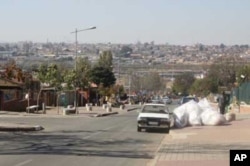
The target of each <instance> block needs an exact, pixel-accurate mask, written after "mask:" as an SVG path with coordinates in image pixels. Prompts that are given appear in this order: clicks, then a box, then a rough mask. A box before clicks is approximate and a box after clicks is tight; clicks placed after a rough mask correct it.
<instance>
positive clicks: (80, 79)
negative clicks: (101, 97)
mask: <svg viewBox="0 0 250 166" xmlns="http://www.w3.org/2000/svg"><path fill="white" fill-rule="evenodd" d="M90 70H91V62H90V61H89V59H88V58H87V57H85V58H79V59H78V60H77V70H76V80H77V82H76V86H77V87H82V88H85V87H89V83H90V82H89V78H88V72H89V71H90Z"/></svg>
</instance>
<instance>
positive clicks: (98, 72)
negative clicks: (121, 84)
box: [88, 66, 116, 87]
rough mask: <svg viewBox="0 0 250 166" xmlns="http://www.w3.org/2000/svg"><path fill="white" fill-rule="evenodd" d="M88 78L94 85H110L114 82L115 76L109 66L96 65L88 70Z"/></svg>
mask: <svg viewBox="0 0 250 166" xmlns="http://www.w3.org/2000/svg"><path fill="white" fill-rule="evenodd" d="M88 76H89V80H90V81H91V82H93V83H95V84H96V85H98V86H99V85H101V84H102V85H103V87H110V86H111V85H114V84H115V81H116V78H115V76H114V73H113V72H112V71H110V69H109V68H105V67H101V66H96V67H94V68H93V69H91V70H90V71H89V72H88Z"/></svg>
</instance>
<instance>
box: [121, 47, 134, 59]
mask: <svg viewBox="0 0 250 166" xmlns="http://www.w3.org/2000/svg"><path fill="white" fill-rule="evenodd" d="M132 52H133V49H132V48H130V47H129V46H126V45H125V46H122V48H121V50H120V52H119V56H123V57H128V56H130V54H131V53H132Z"/></svg>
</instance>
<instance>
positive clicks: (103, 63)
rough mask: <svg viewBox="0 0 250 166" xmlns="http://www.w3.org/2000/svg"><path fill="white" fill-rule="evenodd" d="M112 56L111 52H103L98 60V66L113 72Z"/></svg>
mask: <svg viewBox="0 0 250 166" xmlns="http://www.w3.org/2000/svg"><path fill="white" fill-rule="evenodd" d="M112 61H113V56H112V53H111V51H104V52H103V53H102V54H101V55H100V58H99V61H98V66H100V67H103V68H106V69H108V70H110V71H112V70H113V62H112Z"/></svg>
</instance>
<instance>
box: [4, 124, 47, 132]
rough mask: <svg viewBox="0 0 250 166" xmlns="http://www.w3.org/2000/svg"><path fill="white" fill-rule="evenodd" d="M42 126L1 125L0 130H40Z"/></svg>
mask: <svg viewBox="0 0 250 166" xmlns="http://www.w3.org/2000/svg"><path fill="white" fill-rule="evenodd" d="M43 129H44V128H43V127H42V126H7V125H6V126H0V131H40V130H43Z"/></svg>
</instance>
